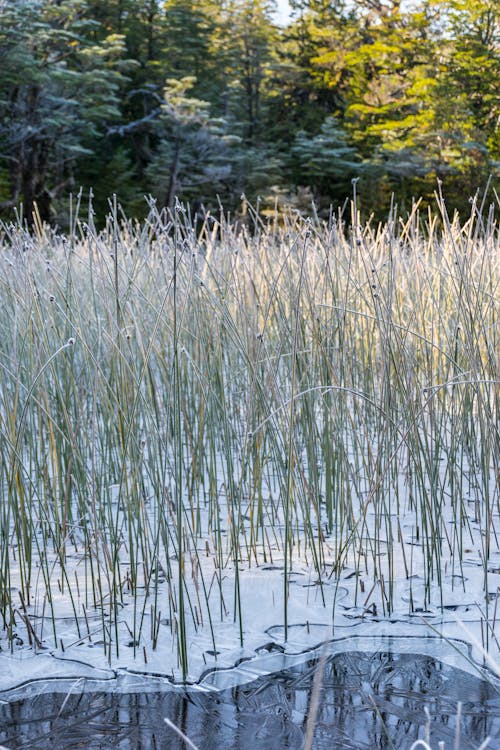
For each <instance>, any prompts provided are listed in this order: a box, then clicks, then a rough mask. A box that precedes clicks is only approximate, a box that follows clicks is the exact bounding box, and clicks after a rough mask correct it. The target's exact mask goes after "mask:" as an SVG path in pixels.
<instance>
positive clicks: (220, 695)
mask: <svg viewBox="0 0 500 750" xmlns="http://www.w3.org/2000/svg"><path fill="white" fill-rule="evenodd" d="M275 656H277V657H278V658H279V656H280V655H279V654H278V653H276V654H275ZM257 661H258V660H257ZM320 661H321V666H320V669H321V670H322V672H321V682H320V684H321V688H320V693H319V701H318V704H317V705H318V708H317V714H316V720H315V723H314V726H315V730H314V742H313V747H314V748H317V749H318V750H319V748H325V750H326V748H328V750H332V748H344V749H348V748H386V747H387V748H390V747H397V748H409V747H410V746H411V744H412V743H413V742H414V741H415V740H417V739H419V738H420V739H422V738H423V737H425V733H426V725H427V724H429V730H430V741H431V745H432V747H434V748H437V747H438V743H439V742H444V743H445V747H447V748H450V747H454V746H455V745H454V742H455V736H456V732H457V722H458V724H459V736H460V745H459V746H460V748H461V750H467V748H475V749H476V750H477V748H478V747H479V746H480V745H481V743H482V742H483V741H484V740H485V738H486V737H487V736H489V737H490V743H489V744H488V747H490V748H495V747H496V748H498V747H500V693H499V692H498V688H496V687H495V686H494V685H493V684H492V683H488V682H486V681H485V680H481V679H480V678H479V677H477V676H475V675H473V674H472V673H470V672H466V671H463V670H460V669H457V668H455V667H452V666H450V665H449V664H445V663H444V662H442V661H440V660H439V659H437V658H436V657H434V656H431V655H429V654H412V653H397V652H394V651H388V650H386V651H381V652H378V653H376V654H373V653H367V652H365V653H363V652H361V651H346V652H343V653H336V654H334V655H331V654H329V655H326V654H325V656H324V657H323V658H322V660H321V657H320V660H318V651H316V652H312V653H311V654H310V655H309V657H308V656H307V655H304V656H302V660H301V661H299V662H298V663H295V664H294V665H293V666H290V667H288V668H287V669H284V670H282V671H279V672H277V673H275V674H273V675H262V676H261V677H258V678H257V679H254V680H252V681H250V682H245V680H246V679H248V676H245V675H244V674H243V672H244V670H241V673H240V674H239V675H238V674H237V673H238V670H229V671H228V672H223V673H212V675H208V676H207V678H206V679H205V681H204V684H203V685H200V686H198V688H197V689H191V690H189V691H183V690H181V689H174V688H170V689H168V690H163V691H154V692H148V691H142V692H135V693H130V692H120V691H97V692H83V693H82V692H81V683H78V682H76V683H74V684H73V685H72V686H71V688H70V690H69V691H68V692H52V691H50V687H49V688H47V687H46V688H45V689H44V690H43V692H41V693H38V694H37V695H34V696H32V697H28V698H27V699H25V700H23V699H22V698H21V695H22V692H21V691H20V692H19V695H18V698H19V699H18V700H15V701H13V702H10V703H3V704H1V705H0V743H1V744H4V745H5V746H6V747H8V748H9V750H17V749H19V748H26V747H29V748H32V749H33V750H34V749H36V748H40V749H41V748H46V747H57V748H58V750H70V749H73V748H80V747H85V748H89V749H90V748H105V747H106V748H109V747H114V748H121V749H122V750H125V749H127V750H128V749H130V750H132V749H135V748H167V747H168V748H170V749H171V750H177V748H179V750H180V749H181V748H183V747H185V744H184V742H183V741H182V740H181V739H180V738H178V737H177V735H176V734H175V733H174V731H173V730H172V729H171V728H170V727H169V726H167V725H166V724H165V721H164V719H165V718H166V717H168V718H169V719H170V720H171V721H172V722H174V723H175V725H176V726H177V727H179V728H180V729H181V730H182V731H183V732H184V733H185V734H186V735H187V736H188V737H189V738H190V739H191V741H192V742H193V743H194V744H195V745H197V746H198V747H199V748H203V749H204V750H216V749H217V750H224V749H225V748H227V749H228V750H229V748H231V750H237V749H239V748H241V749H242V750H243V748H244V749H245V750H247V749H248V748H250V747H254V748H265V749H266V750H271V749H272V748H276V749H278V748H279V749H280V750H285V749H286V748H290V749H292V748H294V749H295V748H297V750H299V748H303V747H304V741H305V737H306V733H307V725H308V716H309V715H310V714H311V711H312V709H311V706H312V704H313V703H314V701H313V700H312V693H313V687H314V684H315V679H317V674H318V664H319V662H320ZM219 678H222V682H224V679H225V680H227V681H230V680H231V679H232V680H235V681H238V679H240V680H241V681H242V682H241V683H240V684H236V685H234V686H233V687H228V688H225V689H222V690H214V689H213V687H214V685H212V686H211V685H210V682H211V681H212V682H213V683H216V682H217V681H218V679H219ZM219 681H220V680H219ZM210 687H212V689H210ZM27 694H29V691H28V693H27ZM459 704H461V709H460V711H461V716H460V718H459V719H457V711H458V705H459ZM427 710H428V714H427Z"/></svg>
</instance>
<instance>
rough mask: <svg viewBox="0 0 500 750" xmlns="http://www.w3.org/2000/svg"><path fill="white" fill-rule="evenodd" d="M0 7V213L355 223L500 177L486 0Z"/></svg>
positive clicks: (120, 1)
mask: <svg viewBox="0 0 500 750" xmlns="http://www.w3.org/2000/svg"><path fill="white" fill-rule="evenodd" d="M290 4H291V6H292V8H293V16H292V18H291V20H290V22H289V24H288V25H287V26H286V27H285V28H281V27H279V26H278V25H277V24H276V21H275V15H274V11H275V4H274V3H273V2H270V1H269V0H166V1H165V2H163V1H161V0H2V2H1V3H0V215H1V216H3V217H4V218H5V217H9V216H13V213H12V210H13V208H14V207H15V206H18V205H19V204H20V203H22V204H23V210H24V216H25V217H26V218H27V219H28V220H30V219H31V217H32V212H33V206H34V204H35V203H36V204H37V206H38V211H39V214H40V216H41V218H42V219H43V220H46V221H50V222H53V223H54V222H55V223H60V224H63V225H64V223H65V220H64V218H63V217H64V216H66V215H67V205H68V196H69V194H70V193H78V191H79V189H80V187H83V188H84V195H88V191H89V190H90V188H92V190H93V194H94V207H95V211H96V214H97V217H98V219H99V217H101V218H102V216H103V214H104V212H105V211H106V210H107V205H108V204H107V199H108V196H109V195H110V194H111V193H116V194H117V195H118V197H119V200H120V202H121V204H122V206H123V208H124V210H125V211H126V212H127V213H128V214H131V215H135V216H140V215H142V214H144V213H145V212H146V210H147V206H146V201H145V199H144V196H145V195H152V196H154V198H155V199H156V200H157V202H158V205H159V206H167V207H171V206H172V205H173V202H174V200H175V197H176V196H178V197H179V198H181V199H182V200H184V201H186V202H189V203H190V204H191V206H192V207H193V208H194V209H196V208H198V207H199V206H201V205H204V206H206V207H211V208H213V207H215V206H217V205H218V202H219V201H220V202H221V203H222V204H223V205H224V207H226V208H228V209H231V210H237V209H238V207H239V206H241V195H242V194H243V193H244V194H245V195H246V196H247V197H248V198H249V199H250V200H251V201H259V202H260V204H261V206H263V207H264V208H265V207H266V206H268V207H272V206H273V205H274V203H275V201H276V200H278V201H279V203H280V204H281V205H292V206H295V207H297V208H299V209H304V210H307V209H308V207H310V204H311V200H312V199H314V200H315V201H316V203H317V205H318V206H319V207H320V210H321V209H323V210H327V207H328V206H329V205H330V204H331V203H332V204H334V205H339V204H342V202H343V201H344V200H345V198H346V197H347V196H349V195H351V192H352V180H353V178H359V181H358V183H357V190H358V193H359V195H360V196H361V202H362V207H363V209H364V210H365V211H374V212H375V214H379V213H382V212H384V211H386V210H387V206H388V204H389V201H390V196H391V194H392V193H394V194H395V197H396V200H397V201H398V202H399V204H400V205H402V206H408V205H409V204H410V203H411V199H412V196H417V195H418V196H423V197H424V201H425V200H426V199H427V200H430V199H431V197H432V194H433V191H434V189H435V187H436V179H437V178H440V179H442V180H443V182H444V189H445V194H446V198H447V201H448V203H449V205H451V206H452V207H456V208H458V209H464V208H465V207H466V205H467V203H468V200H469V196H470V195H471V194H473V193H474V192H475V191H476V189H477V188H478V187H481V186H484V184H485V183H486V180H487V179H488V176H489V175H493V177H494V181H496V179H497V178H498V175H499V173H500V153H499V152H500V84H499V81H500V3H498V0H426V1H425V2H424V1H423V0H417V1H416V2H411V3H401V2H398V1H397V0H383V2H382V1H381V0H356V1H355V2H354V1H351V2H342V1H341V0H340V1H330V2H328V1H327V0H295V1H292V2H291V3H290Z"/></svg>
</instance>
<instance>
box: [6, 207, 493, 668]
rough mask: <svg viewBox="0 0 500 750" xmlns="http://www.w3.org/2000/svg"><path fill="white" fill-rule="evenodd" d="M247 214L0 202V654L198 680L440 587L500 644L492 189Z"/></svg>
mask: <svg viewBox="0 0 500 750" xmlns="http://www.w3.org/2000/svg"><path fill="white" fill-rule="evenodd" d="M247 216H248V217H249V223H248V224H247V225H242V224H241V223H240V224H239V225H237V224H235V223H232V222H231V221H229V220H228V219H227V217H225V216H224V214H223V213H221V214H220V215H217V216H212V217H210V216H205V218H204V223H203V224H201V223H199V222H198V223H195V222H194V221H192V220H191V218H190V217H189V215H188V213H187V212H186V210H185V209H184V208H183V207H182V206H181V205H180V204H178V205H177V206H176V207H175V209H174V210H173V211H171V212H168V211H161V212H159V211H158V210H157V209H156V208H155V206H154V205H151V207H150V213H149V215H148V218H147V220H146V221H144V222H143V223H138V222H134V221H129V220H127V219H126V218H124V217H123V216H122V215H121V214H120V210H119V207H118V206H117V205H116V202H115V204H114V206H113V209H112V211H111V213H110V215H109V217H108V220H107V224H106V227H105V229H104V230H102V231H99V232H98V231H97V230H96V229H95V228H94V226H93V222H92V215H91V214H89V216H88V217H82V216H79V214H78V206H74V209H73V214H72V217H71V222H70V225H71V230H70V232H69V234H67V235H64V236H63V235H60V234H57V233H56V232H55V231H54V230H52V229H49V228H47V227H46V226H42V225H41V224H38V225H36V229H35V231H34V232H31V233H28V232H27V231H26V230H25V229H24V228H23V227H22V226H15V225H3V226H2V228H1V237H0V239H1V245H2V251H1V256H0V265H1V271H0V279H1V281H0V285H1V293H0V399H1V400H0V431H1V441H0V484H1V488H2V491H1V496H0V521H1V535H2V539H1V549H0V633H1V635H0V645H1V649H2V654H1V655H0V657H1V658H2V660H4V662H5V663H7V661H8V660H9V659H10V658H11V657H9V652H11V653H12V654H14V655H15V654H16V653H17V652H18V651H19V650H23V649H24V650H26V648H29V649H31V650H32V652H34V653H36V654H37V657H40V658H42V659H46V658H47V654H48V653H50V654H55V655H57V656H58V657H59V658H60V659H65V658H70V659H78V660H79V661H80V662H86V663H87V662H88V663H91V664H94V666H99V668H106V667H111V668H113V669H114V668H118V667H120V666H123V665H125V666H127V667H128V668H129V669H130V670H132V671H133V670H139V671H140V670H142V671H151V672H154V673H161V674H166V675H167V676H170V677H175V678H176V679H194V678H196V677H197V676H199V675H200V673H201V672H202V671H203V669H205V668H207V667H208V666H210V665H216V664H221V663H222V664H225V663H226V662H225V661H224V659H225V656H224V655H225V654H226V656H227V660H228V661H229V662H231V660H233V661H234V660H235V658H236V657H235V654H236V656H237V655H238V654H241V653H244V650H245V649H246V648H250V649H253V648H255V647H256V646H257V645H261V646H262V645H263V643H262V638H263V633H264V631H267V633H266V637H267V639H268V640H271V641H272V642H273V643H277V642H280V643H284V644H285V646H284V647H286V644H287V643H289V642H290V641H294V643H295V644H296V643H297V642H300V639H301V638H302V639H303V642H304V643H306V642H307V638H308V637H310V638H312V637H313V636H312V635H311V632H312V631H313V630H314V628H316V630H314V632H315V634H319V635H318V640H321V637H322V636H323V635H324V632H325V628H326V627H327V626H329V627H332V626H335V627H336V626H338V627H340V628H342V627H343V628H344V631H343V633H344V634H345V633H346V631H345V627H351V628H355V627H358V628H359V627H363V628H365V629H366V632H371V631H370V628H372V629H374V632H377V628H378V629H380V628H383V627H386V628H390V629H393V632H402V631H401V628H400V630H399V631H398V630H397V628H398V627H399V626H401V627H403V626H404V627H406V628H407V630H408V631H411V632H413V630H414V629H415V628H418V627H423V626H422V624H421V620H422V615H423V616H424V617H425V618H426V619H427V621H430V622H431V623H434V625H433V627H435V628H436V629H437V630H438V631H439V632H443V633H444V634H447V633H453V632H455V631H453V628H454V627H455V626H456V623H455V625H454V624H453V622H451V623H450V617H448V615H451V614H452V613H451V612H450V610H455V614H457V616H458V617H459V618H460V620H469V626H470V627H471V628H473V629H474V628H475V630H474V633H475V634H476V636H475V637H476V639H477V640H478V641H479V642H480V643H481V644H482V646H483V647H484V650H485V651H489V652H490V653H491V654H492V655H493V657H496V656H498V641H497V636H496V633H495V626H496V619H497V605H496V602H497V598H496V597H497V591H498V586H499V585H500V574H499V572H500V551H499V546H498V520H499V516H498V514H499V499H500V497H499V482H498V479H499V452H500V439H499V437H500V436H499V422H498V414H499V394H500V391H499V380H500V379H499V373H498V366H499V360H498V352H499V351H500V349H499V343H500V342H499V332H500V331H499V328H498V283H499V252H498V250H499V234H498V226H497V224H496V222H495V218H494V213H493V209H491V210H490V211H489V210H488V207H487V206H484V205H483V206H480V205H478V204H477V203H476V202H473V204H472V206H471V215H470V218H469V219H467V220H464V221H463V222H462V223H461V222H460V221H459V219H458V218H457V217H448V215H447V213H446V208H445V205H444V203H443V201H442V200H441V199H440V198H439V196H438V202H437V211H436V214H432V213H430V212H429V213H424V214H423V215H421V214H420V213H419V210H418V205H415V206H414V209H413V211H412V212H411V213H410V214H409V215H407V216H406V217H404V218H402V217H400V216H398V215H397V214H396V212H395V211H394V212H391V214H390V216H389V218H388V221H387V222H386V223H385V224H374V223H370V222H368V223H365V224H361V223H360V220H359V216H358V212H357V209H356V205H355V203H353V204H352V207H351V213H350V215H348V216H347V215H338V216H335V215H332V216H331V217H330V219H329V220H328V221H323V220H320V219H314V218H313V219H311V220H304V219H302V218H300V217H299V216H295V215H292V214H289V215H286V216H280V217H278V216H276V217H275V218H273V219H269V218H266V219H265V220H263V219H261V218H260V217H259V215H258V214H257V213H256V212H254V211H253V209H252V207H251V206H249V207H248V212H247ZM315 618H316V619H315ZM318 618H319V619H318ZM318 623H319V624H324V626H325V627H324V628H323V629H322V630H321V629H320V628H319V624H318ZM398 623H399V625H398ZM447 623H448V624H447ZM271 626H274V630H273V629H272V627H271ZM257 631H258V632H257ZM320 631H321V632H320ZM349 632H350V631H349ZM256 633H257V634H256ZM259 639H260V641H259ZM30 663H31V662H30ZM60 663H61V662H59V661H58V664H60ZM4 674H6V672H4Z"/></svg>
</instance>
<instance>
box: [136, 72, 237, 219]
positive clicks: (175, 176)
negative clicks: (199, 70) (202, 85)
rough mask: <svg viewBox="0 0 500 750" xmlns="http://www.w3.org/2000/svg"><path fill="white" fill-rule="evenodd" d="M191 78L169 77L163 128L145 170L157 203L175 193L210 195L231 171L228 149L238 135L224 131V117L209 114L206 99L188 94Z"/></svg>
mask: <svg viewBox="0 0 500 750" xmlns="http://www.w3.org/2000/svg"><path fill="white" fill-rule="evenodd" d="M194 84H195V80H194V79H193V78H190V77H184V78H181V79H180V80H175V79H168V80H167V85H166V87H165V91H164V98H165V101H164V104H163V105H162V113H161V117H160V126H161V128H162V130H163V133H162V135H161V138H160V141H159V144H158V147H157V149H156V151H155V154H154V156H153V158H152V160H151V164H150V166H149V167H148V170H147V174H148V176H149V179H150V181H151V186H152V189H153V193H154V194H155V195H158V196H159V197H160V201H161V204H162V205H163V206H165V207H167V208H170V209H171V208H172V207H173V206H174V202H175V199H176V197H180V198H185V199H188V200H189V199H191V198H193V197H196V198H197V199H202V198H203V197H206V195H207V193H206V191H207V190H208V191H209V193H210V195H211V197H215V196H216V194H217V192H218V191H219V192H220V191H221V190H222V189H223V188H224V181H225V180H227V179H228V178H229V177H230V175H231V161H230V149H231V146H232V145H233V144H234V143H235V142H237V141H238V139H235V138H234V137H231V136H228V135H226V134H225V133H224V122H223V121H222V120H216V119H214V118H212V117H211V116H210V107H209V104H208V102H206V101H203V100H201V99H196V98H195V97H191V96H188V92H189V91H190V89H192V88H193V86H194Z"/></svg>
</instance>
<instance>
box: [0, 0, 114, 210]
mask: <svg viewBox="0 0 500 750" xmlns="http://www.w3.org/2000/svg"><path fill="white" fill-rule="evenodd" d="M86 10H87V9H86V3H85V0H61V2H59V3H39V2H36V1H35V0H15V1H13V0H9V1H8V2H6V3H4V8H3V13H2V19H1V27H0V35H1V38H0V49H1V50H2V63H3V75H2V78H1V80H0V148H1V152H2V153H3V156H4V159H6V160H7V161H8V164H9V182H10V196H11V197H10V198H9V199H8V201H7V203H8V204H10V205H16V204H17V203H18V202H19V201H22V202H23V204H24V214H25V217H26V219H27V221H28V222H30V223H31V221H32V218H33V212H34V206H35V203H36V204H37V206H38V212H39V214H40V218H41V219H42V220H43V221H51V220H52V219H53V201H54V199H55V198H56V197H57V196H58V195H59V194H60V193H61V192H62V191H63V190H64V189H65V188H66V189H67V188H71V187H73V185H74V176H73V167H74V165H75V163H76V162H77V160H78V159H79V158H80V157H81V156H82V154H86V155H91V154H92V153H93V144H94V142H95V140H96V139H98V138H99V137H100V136H102V134H103V133H104V129H105V127H106V124H107V123H108V122H109V121H111V120H114V119H116V118H118V117H119V98H118V94H119V88H120V84H121V83H122V81H123V71H124V63H123V59H122V56H123V52H124V47H123V38H122V37H119V36H116V35H112V36H109V37H107V38H106V39H105V40H103V41H102V42H99V43H97V42H92V41H90V39H89V36H88V34H89V32H90V31H91V29H93V28H94V24H93V23H92V22H90V21H88V20H86V18H85V13H86Z"/></svg>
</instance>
